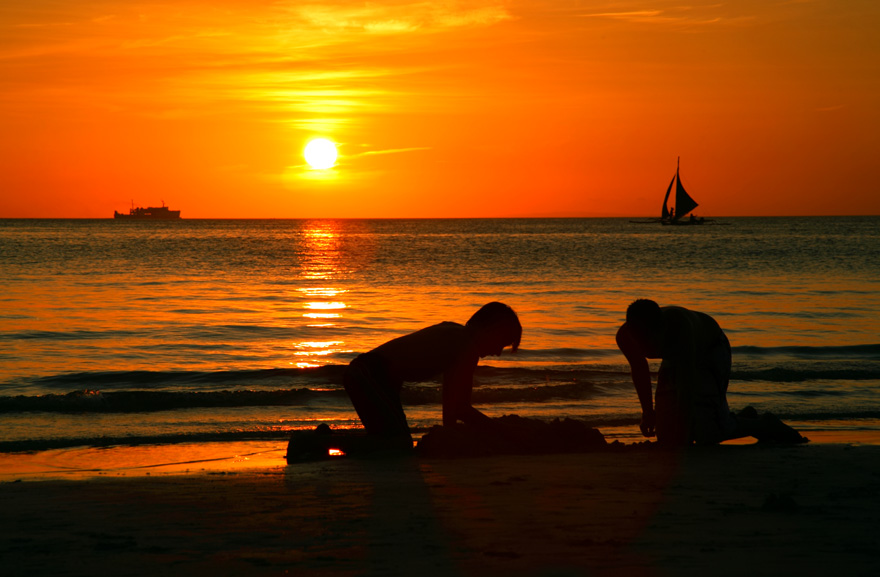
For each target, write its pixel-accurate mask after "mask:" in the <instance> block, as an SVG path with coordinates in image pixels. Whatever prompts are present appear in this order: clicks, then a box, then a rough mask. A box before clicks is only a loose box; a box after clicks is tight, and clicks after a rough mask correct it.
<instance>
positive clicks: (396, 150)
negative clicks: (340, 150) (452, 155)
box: [349, 146, 431, 157]
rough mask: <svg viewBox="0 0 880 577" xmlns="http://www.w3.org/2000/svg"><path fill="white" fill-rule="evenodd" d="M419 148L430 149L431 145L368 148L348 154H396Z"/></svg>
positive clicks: (353, 155) (352, 155) (414, 150)
mask: <svg viewBox="0 0 880 577" xmlns="http://www.w3.org/2000/svg"><path fill="white" fill-rule="evenodd" d="M419 150H431V147H430V146H412V147H409V148H389V149H386V150H368V151H366V152H360V153H357V154H351V155H349V156H351V157H356V156H373V155H377V154H398V153H401V152H416V151H419Z"/></svg>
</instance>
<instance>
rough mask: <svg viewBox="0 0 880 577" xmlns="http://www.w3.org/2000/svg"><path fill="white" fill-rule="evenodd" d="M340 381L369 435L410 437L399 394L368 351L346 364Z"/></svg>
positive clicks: (379, 364) (379, 363) (378, 362)
mask: <svg viewBox="0 0 880 577" xmlns="http://www.w3.org/2000/svg"><path fill="white" fill-rule="evenodd" d="M342 382H343V386H344V387H345V391H346V392H347V393H348V396H349V398H350V399H351V402H352V404H353V405H354V408H355V410H356V411H357V414H358V417H360V419H361V422H362V423H363V424H364V429H365V430H366V432H367V434H368V435H376V436H384V437H406V438H409V439H412V435H411V434H410V432H409V425H408V424H407V422H406V414H404V412H403V406H402V405H401V403H400V395H399V393H398V392H397V389H396V387H395V386H394V383H392V382H391V381H390V379H388V378H387V377H386V375H385V371H384V370H383V367H382V365H381V362H380V361H379V360H377V359H376V358H375V357H372V356H371V355H369V353H367V354H364V355H360V356H359V357H357V358H356V359H354V360H353V361H352V362H351V364H349V366H348V369H347V370H346V371H345V375H344V377H343V381H342Z"/></svg>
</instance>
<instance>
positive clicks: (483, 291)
mask: <svg viewBox="0 0 880 577" xmlns="http://www.w3.org/2000/svg"><path fill="white" fill-rule="evenodd" d="M0 287H2V291H0V453H3V454H6V455H7V458H9V455H11V454H19V453H21V452H29V453H31V454H34V453H39V452H42V453H43V454H46V455H50V454H51V455H58V454H63V452H64V451H65V450H73V449H74V448H77V450H79V449H82V448H86V449H98V448H107V447H118V446H138V447H156V446H172V445H182V444H186V445H187V446H198V445H199V444H205V443H225V442H243V441H247V442H254V443H261V444H262V445H261V446H266V445H267V444H268V445H269V446H273V444H274V445H278V446H280V445H283V443H284V442H285V440H286V438H287V436H288V435H289V433H290V432H291V431H292V430H298V429H308V428H313V427H314V426H315V425H316V424H318V423H321V422H325V423H328V424H330V425H331V426H332V427H336V428H351V427H358V426H359V421H358V419H357V416H356V414H355V412H354V410H353V408H352V406H351V404H350V403H349V401H348V398H347V396H346V394H345V392H344V391H343V390H342V387H341V375H342V371H343V370H344V367H345V365H346V364H347V363H348V362H349V361H350V360H351V359H352V358H354V357H355V356H356V355H357V354H359V353H362V352H365V351H368V350H370V349H372V348H374V347H376V346H377V345H379V344H381V343H383V342H385V341H386V340H389V339H391V338H394V337H396V336H399V335H403V334H406V333H408V332H411V331H414V330H417V329H419V328H422V327H425V326H428V325H430V324H433V323H437V322H440V321H444V320H451V321H457V322H461V323H464V322H465V321H467V319H468V318H469V317H470V315H471V314H472V313H473V312H474V311H476V310H477V308H478V307H479V306H481V305H482V304H485V303H486V302H489V301H493V300H498V301H502V302H505V303H507V304H509V305H510V306H512V307H513V308H514V309H515V310H516V311H517V313H518V314H519V316H520V320H521V322H522V324H523V329H524V333H523V340H522V347H521V349H520V350H519V351H518V352H517V353H515V354H512V353H510V352H509V350H508V351H505V353H504V354H503V355H502V356H501V357H489V358H487V359H484V360H483V362H482V363H481V367H480V369H479V370H478V372H477V374H476V377H475V381H476V388H475V390H474V397H473V399H474V404H475V406H477V407H478V408H479V409H480V410H482V411H484V412H485V413H487V414H488V415H490V416H500V415H503V414H518V415H521V416H525V417H535V418H541V419H547V420H549V419H554V418H557V417H558V418H565V417H572V418H577V419H582V420H586V421H588V422H590V423H593V424H594V426H596V427H598V428H599V429H600V430H602V431H603V433H605V434H606V436H607V437H609V439H620V440H623V441H624V442H631V441H635V440H640V437H639V432H638V421H639V417H640V411H639V405H638V401H637V399H636V395H635V391H634V390H633V386H632V383H631V381H630V377H629V372H628V367H627V365H626V362H625V360H624V358H623V356H622V355H621V354H620V352H619V351H618V350H617V348H616V346H615V342H614V335H615V332H616V330H617V328H618V326H619V325H620V324H621V323H622V321H623V317H624V314H625V310H626V307H627V305H628V304H629V303H630V302H631V301H632V300H634V299H636V298H640V297H645V298H652V299H654V300H656V301H657V302H659V303H660V304H661V305H666V304H676V305H681V306H685V307H688V308H693V309H695V310H700V311H703V312H706V313H708V314H710V315H712V316H713V317H714V318H715V319H716V320H718V322H719V323H720V325H721V326H722V328H723V329H724V330H725V332H726V333H727V335H728V337H729V338H730V341H731V344H732V347H733V375H732V380H731V384H730V391H729V394H728V400H729V403H730V405H731V408H732V409H734V410H737V409H740V408H743V407H745V406H747V405H751V406H754V407H755V408H757V409H758V410H759V411H772V412H774V413H776V414H777V415H779V416H780V417H781V418H783V419H784V420H786V421H787V422H789V423H790V424H792V425H793V426H795V427H796V428H798V429H799V430H801V431H802V432H803V433H804V434H805V435H807V436H810V433H811V431H812V432H820V431H871V432H877V431H880V338H878V330H877V327H878V326H880V217H809V218H807V217H803V218H802V217H779V218H725V219H721V224H706V225H703V226H682V227H664V226H660V225H658V224H637V223H634V222H631V221H630V220H629V219H622V218H621V219H618V218H601V219H577V218H571V219H462V220H456V219H452V220H190V219H183V220H180V221H170V222H125V221H115V220H0ZM656 367H657V365H656V364H655V365H653V368H654V369H656ZM403 401H404V408H405V410H406V412H407V416H408V419H409V422H410V425H411V427H412V428H413V430H414V433H415V435H416V436H418V435H419V434H421V433H422V432H424V431H426V430H427V429H428V428H429V427H431V426H432V425H435V424H439V422H440V405H439V401H440V392H439V383H438V382H428V383H412V384H408V385H407V386H406V387H405V389H404V392H403ZM282 448H283V447H282Z"/></svg>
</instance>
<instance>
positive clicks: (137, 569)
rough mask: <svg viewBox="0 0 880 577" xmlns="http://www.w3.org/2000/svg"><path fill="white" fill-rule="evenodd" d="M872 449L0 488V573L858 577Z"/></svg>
mask: <svg viewBox="0 0 880 577" xmlns="http://www.w3.org/2000/svg"><path fill="white" fill-rule="evenodd" d="M878 493H880V446H876V445H856V446H853V445H848V444H826V443H818V444H816V443H813V444H810V445H804V446H795V447H763V446H758V445H724V446H720V447H713V448H708V449H691V450H688V451H686V452H683V453H677V452H676V453H667V452H659V451H625V452H610V453H609V452H605V453H587V454H568V455H550V456H504V457H490V458H480V459H476V458H468V459H424V458H399V459H353V458H345V459H338V460H331V461H324V462H318V463H304V464H297V465H291V466H283V465H282V466H274V467H268V468H258V469H242V470H234V469H228V470H222V469H221V470H211V471H207V472H202V473H198V474H189V475H170V476H146V475H140V476H134V477H124V478H91V479H89V480H75V481H74V480H68V481H59V480H41V481H35V480H33V479H25V480H23V481H18V482H4V483H2V484H0V506H2V510H3V515H2V519H0V558H2V559H3V563H2V564H3V567H4V569H3V574H4V575H10V576H11V575H50V574H51V575H155V574H162V575H285V574H297V575H468V576H469V575H480V576H486V575H504V576H511V575H542V576H543V575H547V576H550V575H553V576H563V575H707V574H709V575H713V574H714V575H734V574H750V575H829V574H833V573H840V574H844V575H875V574H876V573H877V571H878V569H880V537H878V533H877V531H876V528H877V525H878V522H880V499H878V498H877V495H878Z"/></svg>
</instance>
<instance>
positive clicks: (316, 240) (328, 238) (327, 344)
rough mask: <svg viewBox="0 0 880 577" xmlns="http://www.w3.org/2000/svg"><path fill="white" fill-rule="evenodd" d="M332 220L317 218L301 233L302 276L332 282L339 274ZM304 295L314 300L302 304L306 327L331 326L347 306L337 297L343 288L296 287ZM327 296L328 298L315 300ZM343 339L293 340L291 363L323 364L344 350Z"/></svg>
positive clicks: (337, 246) (335, 233) (337, 239)
mask: <svg viewBox="0 0 880 577" xmlns="http://www.w3.org/2000/svg"><path fill="white" fill-rule="evenodd" d="M336 226H337V223H336V222H334V221H317V222H315V223H313V225H312V226H311V227H310V228H308V229H307V230H306V231H305V232H304V235H303V236H304V239H305V240H306V250H305V260H306V262H307V266H305V267H304V269H303V273H302V276H303V277H304V278H306V279H308V280H320V281H331V280H333V279H334V278H335V277H336V276H337V275H338V273H339V269H338V267H337V266H336V263H337V262H339V260H340V259H341V256H340V255H339V231H337V230H336ZM298 290H299V292H301V293H302V294H303V296H305V297H306V298H309V299H316V300H309V301H308V302H306V303H304V305H303V308H305V309H306V311H307V312H305V313H303V315H302V316H303V317H304V318H306V319H309V320H311V321H321V320H323V321H326V322H323V323H309V324H307V326H308V327H309V328H331V327H334V326H336V320H337V319H340V318H341V317H342V313H341V312H337V311H343V310H344V309H345V308H346V304H345V302H343V301H341V300H338V299H339V298H340V297H342V296H343V295H344V294H345V293H346V291H345V290H343V289H340V288H334V287H332V286H321V287H304V288H300V289H298ZM317 299H327V300H317ZM344 345H345V342H344V341H341V340H314V339H313V340H304V341H300V342H297V343H293V346H294V349H295V352H294V353H293V354H294V357H296V360H295V361H291V362H290V364H291V365H293V366H296V367H297V368H301V369H304V368H315V367H320V366H322V365H324V364H326V360H325V359H326V357H328V356H330V355H335V354H337V353H340V352H346V351H345V348H344Z"/></svg>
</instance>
